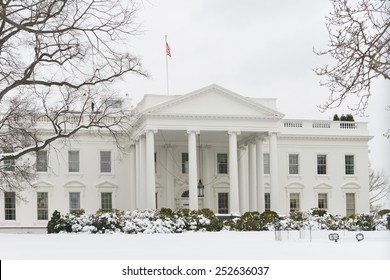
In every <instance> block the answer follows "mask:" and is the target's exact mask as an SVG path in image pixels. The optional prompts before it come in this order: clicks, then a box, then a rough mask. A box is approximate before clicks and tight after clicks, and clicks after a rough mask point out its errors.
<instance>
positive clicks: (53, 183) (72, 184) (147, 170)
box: [0, 85, 371, 231]
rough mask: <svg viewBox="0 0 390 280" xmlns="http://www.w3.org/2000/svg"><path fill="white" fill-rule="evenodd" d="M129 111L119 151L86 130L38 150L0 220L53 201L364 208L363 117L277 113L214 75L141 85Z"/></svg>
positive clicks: (64, 207)
mask: <svg viewBox="0 0 390 280" xmlns="http://www.w3.org/2000/svg"><path fill="white" fill-rule="evenodd" d="M132 114H133V115H134V119H133V128H132V131H131V135H132V138H131V139H129V143H128V144H129V149H128V152H127V153H120V152H119V151H118V150H117V148H116V146H115V145H114V143H113V142H112V141H111V140H110V139H108V138H104V137H97V136H96V135H95V134H94V133H93V132H91V131H85V132H81V133H80V134H78V135H77V136H76V137H75V138H74V139H72V140H71V141H69V142H68V143H67V145H65V146H64V144H63V143H57V144H55V145H54V146H52V147H51V148H50V149H49V150H45V151H42V152H39V153H38V155H37V168H38V173H39V179H38V180H37V181H36V182H34V185H35V186H36V188H35V189H30V190H28V191H26V192H25V193H24V194H23V195H24V197H25V198H26V201H22V200H19V199H18V198H17V197H15V195H14V194H12V193H1V194H0V205H1V209H2V211H0V230H2V231H5V230H8V229H10V230H11V229H12V230H13V231H15V228H16V229H18V228H19V229H20V230H22V229H31V230H32V229H34V228H44V227H45V226H46V225H47V222H48V219H50V216H51V214H52V213H53V212H54V210H58V211H60V212H62V213H68V212H71V211H74V210H79V209H84V210H85V211H86V213H95V212H96V211H97V210H98V209H99V208H102V209H112V208H116V209H120V210H128V209H129V210H131V209H146V208H149V209H150V208H162V207H169V208H172V209H176V208H180V207H188V208H190V209H201V208H209V209H211V210H213V211H214V212H215V213H232V214H240V213H241V214H242V213H244V212H246V211H260V212H263V211H264V210H266V209H270V210H273V211H276V212H278V213H280V214H287V213H288V212H290V211H306V210H308V209H311V208H316V207H319V208H326V209H328V211H329V212H330V213H332V214H340V215H350V214H353V213H362V212H368V211H369V195H368V141H369V140H370V139H371V137H370V136H369V134H368V129H367V124H366V123H360V122H338V121H328V120H291V119H284V115H283V114H282V113H280V112H278V111H277V108H276V100H275V99H273V98H248V97H243V96H241V95H239V94H237V93H234V92H231V91H229V90H227V89H225V88H222V87H220V86H218V85H210V86H208V87H205V88H202V89H200V90H197V91H194V92H191V93H188V94H185V95H170V96H163V95H146V96H145V97H144V98H143V100H142V101H141V102H140V103H139V104H138V105H137V106H136V107H135V108H134V109H133V111H132ZM6 202H7V203H6Z"/></svg>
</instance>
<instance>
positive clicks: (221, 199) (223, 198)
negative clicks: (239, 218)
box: [218, 193, 229, 214]
mask: <svg viewBox="0 0 390 280" xmlns="http://www.w3.org/2000/svg"><path fill="white" fill-rule="evenodd" d="M218 213H219V214H228V213H229V193H218Z"/></svg>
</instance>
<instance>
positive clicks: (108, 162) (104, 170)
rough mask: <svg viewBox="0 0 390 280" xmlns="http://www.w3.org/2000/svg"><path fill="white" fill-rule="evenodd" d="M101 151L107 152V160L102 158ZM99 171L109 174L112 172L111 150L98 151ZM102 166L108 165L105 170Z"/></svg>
mask: <svg viewBox="0 0 390 280" xmlns="http://www.w3.org/2000/svg"><path fill="white" fill-rule="evenodd" d="M103 153H109V161H106V160H105V159H104V158H103ZM99 162H100V173H103V174H110V173H112V151H107V150H102V151H100V153H99ZM104 167H108V168H107V170H106V169H105V168H104Z"/></svg>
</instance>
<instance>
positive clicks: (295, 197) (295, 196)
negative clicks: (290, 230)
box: [290, 193, 299, 212]
mask: <svg viewBox="0 0 390 280" xmlns="http://www.w3.org/2000/svg"><path fill="white" fill-rule="evenodd" d="M293 211H295V212H297V211H299V193H290V212H293Z"/></svg>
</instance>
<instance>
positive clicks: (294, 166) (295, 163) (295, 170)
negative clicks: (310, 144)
mask: <svg viewBox="0 0 390 280" xmlns="http://www.w3.org/2000/svg"><path fill="white" fill-rule="evenodd" d="M288 162H289V174H299V158H298V155H297V154H290V155H289V156H288Z"/></svg>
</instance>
